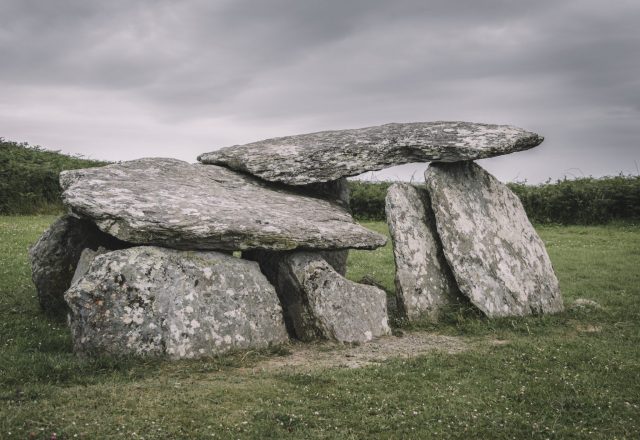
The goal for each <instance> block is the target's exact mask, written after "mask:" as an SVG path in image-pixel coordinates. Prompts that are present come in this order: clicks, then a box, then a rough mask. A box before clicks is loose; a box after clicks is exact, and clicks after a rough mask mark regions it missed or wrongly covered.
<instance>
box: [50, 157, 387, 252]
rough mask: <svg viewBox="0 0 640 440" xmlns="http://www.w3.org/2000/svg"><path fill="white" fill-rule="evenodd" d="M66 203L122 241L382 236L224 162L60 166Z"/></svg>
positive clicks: (357, 242) (201, 245)
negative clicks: (92, 166) (64, 168)
mask: <svg viewBox="0 0 640 440" xmlns="http://www.w3.org/2000/svg"><path fill="white" fill-rule="evenodd" d="M60 183H61V186H62V188H63V189H64V193H63V200H64V203H65V204H66V205H67V206H68V207H69V208H71V209H72V211H73V212H74V213H76V214H78V215H80V216H83V217H88V218H91V219H92V220H94V221H95V223H96V224H97V225H98V227H99V228H100V229H102V230H103V231H105V232H107V233H109V234H111V235H114V236H116V237H118V238H120V239H122V240H126V241H129V242H134V243H137V244H152V245H159V246H166V247H171V248H176V249H201V250H244V249H274V250H286V249H295V248H298V247H304V248H312V249H332V250H335V249H347V248H352V247H353V248H363V249H370V248H376V247H379V246H383V245H384V244H385V242H386V238H385V237H383V236H382V235H380V234H377V233H375V232H372V231H369V230H367V229H365V228H363V227H362V226H360V225H358V224H357V223H355V221H354V220H353V218H352V217H351V215H350V214H349V213H348V212H347V210H346V209H345V208H343V207H341V206H339V205H338V204H336V203H332V202H330V201H328V200H324V199H321V198H317V197H312V196H309V195H302V194H300V193H298V192H296V191H293V190H291V189H286V188H283V187H276V186H274V185H271V184H267V183H265V182H262V181H260V180H259V179H256V178H254V177H251V176H246V175H243V174H240V173H237V172H234V171H231V170H228V169H226V168H223V167H218V166H212V165H199V164H198V165H191V164H188V163H186V162H182V161H179V160H175V159H160V158H150V159H139V160H134V161H130V162H124V163H119V164H113V165H108V166H105V167H101V168H90V169H84V170H72V171H64V172H63V173H61V175H60Z"/></svg>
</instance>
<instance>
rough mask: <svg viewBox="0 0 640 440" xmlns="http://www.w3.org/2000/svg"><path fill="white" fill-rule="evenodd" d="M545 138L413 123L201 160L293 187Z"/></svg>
mask: <svg viewBox="0 0 640 440" xmlns="http://www.w3.org/2000/svg"><path fill="white" fill-rule="evenodd" d="M542 141H543V138H542V136H539V135H537V134H536V133H531V132H528V131H525V130H523V129H521V128H517V127H512V126H509V125H492V124H478V123H473V122H442V121H439V122H414V123H407V124H385V125H380V126H376V127H367V128H359V129H352V130H336V131H323V132H319V133H310V134H302V135H297V136H286V137H280V138H274V139H267V140H263V141H258V142H253V143H250V144H246V145H234V146H232V147H227V148H222V149H219V150H216V151H212V152H210V153H205V154H202V155H200V156H199V157H198V160H199V161H200V162H202V163H207V164H218V165H225V166H227V167H229V168H232V169H235V170H240V171H245V172H248V173H250V174H253V175H255V176H258V177H260V178H262V179H264V180H268V181H272V182H282V183H287V184H290V185H306V184H309V183H314V182H326V181H330V180H337V179H339V178H341V177H348V176H356V175H358V174H362V173H364V172H366V171H374V170H380V169H382V168H386V167H390V166H394V165H401V164H405V163H410V162H428V161H440V162H456V161H462V160H472V159H482V158H487V157H492V156H499V155H501V154H507V153H513V152H516V151H521V150H527V149H529V148H533V147H535V146H536V145H539V144H540V143H541V142H542Z"/></svg>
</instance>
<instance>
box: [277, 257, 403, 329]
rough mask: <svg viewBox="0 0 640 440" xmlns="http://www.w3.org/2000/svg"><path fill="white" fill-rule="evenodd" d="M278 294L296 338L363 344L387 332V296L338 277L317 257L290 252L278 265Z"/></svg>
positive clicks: (379, 291)
mask: <svg viewBox="0 0 640 440" xmlns="http://www.w3.org/2000/svg"><path fill="white" fill-rule="evenodd" d="M276 282H277V284H276V289H277V290H278V292H279V294H280V299H281V302H282V305H283V308H284V310H285V314H286V315H287V318H288V321H289V325H290V326H291V328H292V329H293V332H294V334H295V336H296V337H297V338H298V339H300V340H303V341H309V340H313V339H330V340H336V341H340V342H366V341H370V340H371V339H373V338H376V337H379V336H383V335H388V334H390V333H391V330H390V328H389V324H388V319H387V303H386V293H385V292H384V291H383V290H381V289H378V288H377V287H373V286H366V285H363V284H358V283H354V282H352V281H349V280H347V279H346V278H344V277H342V276H341V275H339V274H338V273H337V272H336V271H335V270H333V268H332V267H331V266H330V265H329V263H327V262H326V261H325V260H324V259H323V258H321V257H320V256H318V255H317V254H316V253H307V252H296V253H291V254H288V255H286V256H284V258H282V260H281V261H279V263H278V272H277V280H276Z"/></svg>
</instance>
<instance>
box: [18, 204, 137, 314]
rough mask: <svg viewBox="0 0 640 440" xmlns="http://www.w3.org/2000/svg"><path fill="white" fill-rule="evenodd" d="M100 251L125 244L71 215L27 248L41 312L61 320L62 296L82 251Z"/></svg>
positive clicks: (63, 304)
mask: <svg viewBox="0 0 640 440" xmlns="http://www.w3.org/2000/svg"><path fill="white" fill-rule="evenodd" d="M99 247H104V248H107V249H121V248H123V247H127V244H126V243H123V242H121V241H119V240H117V239H115V238H114V237H111V236H109V235H107V234H105V233H104V232H102V231H100V230H99V229H98V228H97V227H96V225H95V224H93V223H92V222H91V221H89V220H83V219H79V218H76V217H73V216H70V215H64V216H62V217H60V218H59V219H57V220H56V221H55V222H53V224H52V225H51V226H49V228H48V229H47V230H46V231H45V232H44V233H43V234H42V235H41V236H40V238H39V239H38V241H37V242H36V243H35V244H33V246H31V247H30V249H29V259H30V261H31V278H32V279H33V283H34V284H35V286H36V291H37V294H38V301H39V302H40V307H41V308H42V310H44V311H45V312H47V313H49V314H53V315H55V314H62V315H63V316H64V314H65V313H66V309H67V306H66V303H65V302H64V298H63V296H64V292H65V291H66V290H67V289H68V288H69V286H70V285H71V280H72V278H73V274H74V272H75V270H76V266H77V264H78V260H79V259H80V255H81V254H82V251H83V250H84V249H98V248H99Z"/></svg>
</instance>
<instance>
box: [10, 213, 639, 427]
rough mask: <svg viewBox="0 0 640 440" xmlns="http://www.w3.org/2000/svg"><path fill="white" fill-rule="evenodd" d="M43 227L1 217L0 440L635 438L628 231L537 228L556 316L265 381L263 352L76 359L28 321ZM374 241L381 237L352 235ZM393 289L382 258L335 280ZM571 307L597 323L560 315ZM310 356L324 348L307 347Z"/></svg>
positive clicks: (61, 335) (33, 319)
mask: <svg viewBox="0 0 640 440" xmlns="http://www.w3.org/2000/svg"><path fill="white" fill-rule="evenodd" d="M52 220H53V217H50V216H49V217H0V438H2V439H4V438H7V439H11V438H17V439H26V438H37V439H40V438H47V439H49V438H51V434H52V433H53V432H55V433H57V438H58V439H62V438H65V439H67V438H69V439H72V438H85V439H108V438H145V439H174V438H175V439H185V438H234V439H235V438H274V439H275V438H278V439H280V438H296V439H298V438H338V439H356V438H358V439H359V438H460V439H468V438H492V439H493V438H496V439H503V438H504V439H530V438H531V439H547V438H558V439H568V438H602V439H616V438H617V439H623V438H628V439H635V438H640V349H639V348H638V347H639V346H640V227H638V226H628V225H626V226H625V225H618V226H601V227H549V226H545V227H540V228H538V230H539V233H540V235H541V236H542V238H543V239H544V241H545V243H546V244H547V248H548V250H549V253H550V255H551V259H552V261H553V264H554V267H555V269H556V271H557V274H558V277H559V279H560V283H561V288H562V292H563V296H564V299H565V305H566V306H567V311H566V312H564V313H562V314H559V315H556V316H552V317H541V318H536V317H532V318H522V319H501V320H494V321H488V320H485V319H482V318H480V317H478V316H476V315H475V314H473V313H470V312H461V313H455V314H451V315H450V316H447V318H446V320H445V322H444V323H443V324H441V325H438V326H432V325H428V324H424V325H415V326H413V327H411V328H409V327H406V326H405V327H404V328H402V329H401V332H405V334H406V333H407V332H416V331H418V332H433V333H439V334H444V335H450V336H454V337H457V338H460V340H461V341H465V343H467V345H468V347H469V349H467V350H465V351H462V352H460V353H456V354H447V353H446V352H433V353H431V354H427V355H423V356H419V357H414V358H411V359H390V360H388V361H386V362H383V363H381V364H379V365H375V366H371V367H366V368H359V369H345V368H332V369H316V370H310V371H282V370H278V371H274V370H265V369H262V368H260V365H261V364H262V363H263V362H264V361H265V359H270V358H273V357H275V356H281V355H286V353H287V350H288V349H287V348H286V347H285V348H283V349H280V350H273V352H271V353H268V352H257V353H256V352H249V353H236V354H232V355H228V356H223V357H219V358H215V359H210V360H206V361H180V362H173V363H168V362H162V361H159V360H134V359H120V360H114V359H108V358H103V359H95V360H88V359H80V358H77V357H75V356H74V355H73V353H72V352H71V343H70V338H69V334H68V331H67V330H66V326H65V323H64V322H54V321H51V320H48V319H46V318H45V317H44V316H43V315H42V314H41V313H40V311H39V309H38V306H37V302H36V299H35V291H34V287H33V286H32V284H31V280H30V270H29V265H28V262H27V256H26V255H27V254H26V253H27V247H28V245H29V244H30V243H32V242H33V241H34V240H35V239H36V238H37V237H38V235H39V234H40V233H41V232H42V231H43V230H44V229H45V228H46V227H47V226H48V224H49V223H50V222H51V221H52ZM366 225H367V226H368V227H370V228H372V229H376V230H378V231H383V232H384V231H386V228H385V225H384V224H382V223H368V224H366ZM364 275H369V276H372V277H374V278H375V279H376V280H377V281H378V282H379V283H380V284H382V285H383V286H384V287H385V289H387V290H388V291H389V292H392V291H393V257H392V255H391V250H390V248H389V247H388V246H387V247H386V248H383V249H379V250H376V251H372V252H366V251H358V252H352V254H351V256H350V261H349V277H350V278H352V279H354V280H359V279H360V278H361V277H362V276H364ZM577 298H587V299H591V300H595V301H597V302H598V303H599V304H600V305H601V308H600V309H592V308H586V309H574V308H572V307H571V305H572V303H573V302H574V301H575V299H577ZM318 349H322V346H319V348H318Z"/></svg>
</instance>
